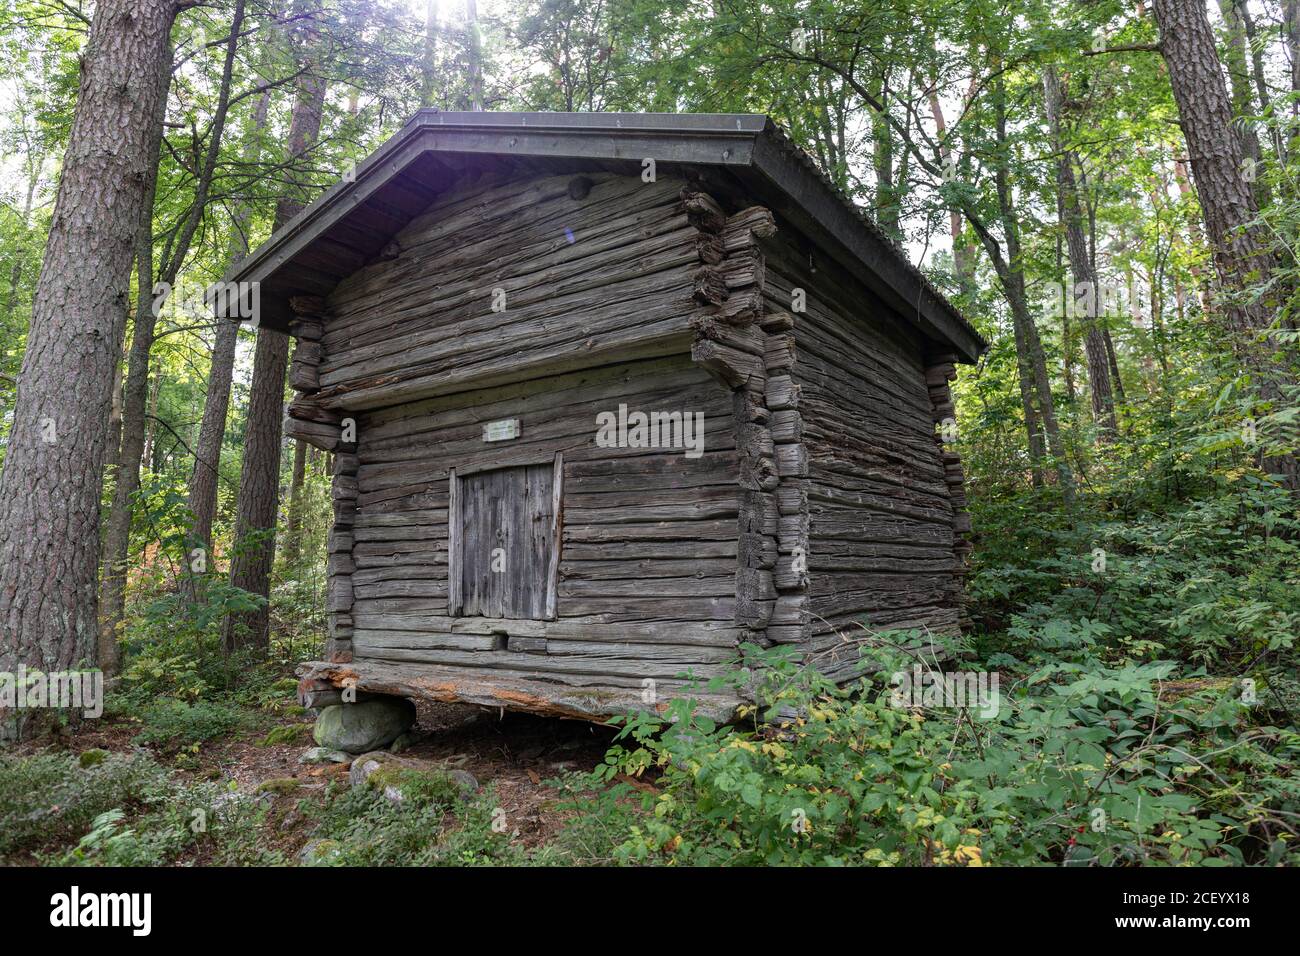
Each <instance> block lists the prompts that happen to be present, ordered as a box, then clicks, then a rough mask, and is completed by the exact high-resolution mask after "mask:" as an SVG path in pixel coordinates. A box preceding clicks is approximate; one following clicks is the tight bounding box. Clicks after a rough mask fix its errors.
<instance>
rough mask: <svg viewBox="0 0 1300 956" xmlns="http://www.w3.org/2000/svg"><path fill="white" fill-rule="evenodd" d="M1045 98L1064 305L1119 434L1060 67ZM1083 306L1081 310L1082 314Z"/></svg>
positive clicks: (1096, 402)
mask: <svg viewBox="0 0 1300 956" xmlns="http://www.w3.org/2000/svg"><path fill="white" fill-rule="evenodd" d="M1043 92H1044V102H1045V104H1046V107H1047V119H1048V122H1049V123H1050V124H1051V128H1052V139H1053V144H1054V148H1055V149H1056V187H1057V190H1058V192H1059V193H1060V209H1061V212H1062V214H1063V221H1062V225H1063V226H1064V227H1065V245H1066V249H1067V251H1068V253H1069V256H1070V272H1071V273H1072V274H1073V276H1074V289H1073V291H1072V292H1071V294H1069V295H1067V296H1065V303H1064V304H1065V307H1066V309H1067V310H1070V309H1073V310H1074V311H1075V314H1076V317H1077V318H1078V319H1079V321H1080V322H1081V324H1082V325H1083V349H1084V353H1085V354H1086V355H1087V357H1088V384H1089V392H1090V393H1091V395H1092V415H1093V419H1094V420H1095V421H1096V422H1097V426H1098V428H1099V429H1100V430H1101V433H1102V435H1103V436H1106V437H1110V436H1113V435H1114V433H1115V397H1114V393H1113V391H1112V389H1111V381H1110V376H1111V371H1110V363H1109V362H1108V360H1107V358H1108V357H1107V350H1106V339H1105V336H1104V335H1103V334H1102V330H1101V327H1100V323H1099V322H1098V318H1099V313H1100V312H1101V311H1102V309H1101V307H1100V306H1101V303H1102V302H1104V301H1105V298H1104V296H1103V295H1102V294H1101V288H1100V285H1099V283H1098V281H1097V272H1096V270H1095V269H1094V268H1093V265H1092V257H1091V256H1090V255H1089V253H1088V242H1087V238H1086V237H1085V236H1084V232H1083V210H1082V208H1081V204H1080V202H1079V188H1078V184H1077V182H1076V181H1075V178H1074V163H1075V155H1074V152H1073V150H1070V149H1067V148H1066V144H1065V136H1064V133H1063V132H1062V124H1061V110H1062V108H1063V104H1064V102H1065V97H1064V96H1063V95H1062V92H1061V83H1060V80H1059V78H1058V77H1057V75H1056V68H1055V67H1052V66H1048V67H1046V68H1045V69H1044V70H1043ZM1080 306H1082V312H1083V314H1082V315H1078V312H1079V311H1080Z"/></svg>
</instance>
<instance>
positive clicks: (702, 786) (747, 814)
mask: <svg viewBox="0 0 1300 956" xmlns="http://www.w3.org/2000/svg"><path fill="white" fill-rule="evenodd" d="M746 651H747V653H748V655H749V659H750V660H751V661H752V662H754V663H755V666H757V667H759V668H761V670H759V671H758V673H757V675H755V674H754V673H752V672H745V673H739V674H736V675H733V676H732V677H731V678H730V679H729V680H730V682H731V683H732V684H734V685H735V686H741V685H743V684H745V683H746V682H748V681H750V680H756V687H757V694H758V697H757V699H758V700H759V701H760V703H761V707H762V710H763V712H764V714H763V715H764V716H766V717H767V718H768V719H769V720H770V721H772V723H770V724H767V725H761V724H759V723H757V722H756V723H754V724H753V725H751V726H749V727H748V728H742V727H728V726H717V725H715V724H714V723H713V722H712V721H710V720H708V719H706V718H703V717H700V716H699V715H696V714H694V713H693V712H692V710H691V708H690V706H689V705H688V703H687V702H685V701H680V700H679V701H674V702H672V704H671V705H670V706H669V708H668V711H667V712H666V713H665V714H663V715H652V714H647V713H641V714H635V715H631V716H629V717H628V718H626V719H625V720H624V721H623V727H622V730H621V732H620V734H619V738H618V742H616V743H615V745H614V746H613V747H611V749H610V751H609V753H608V754H607V756H606V759H605V762H604V764H603V765H602V766H601V767H599V768H597V770H596V771H595V772H594V773H593V775H592V778H591V780H590V782H589V783H590V785H591V786H593V787H595V786H605V785H607V784H609V783H610V782H611V781H613V780H615V779H616V778H618V777H620V776H621V775H623V774H630V775H632V776H633V777H653V778H656V779H654V780H653V788H654V789H653V792H649V793H645V792H640V793H639V792H636V791H634V790H633V788H631V787H629V786H628V785H627V784H626V783H617V784H615V785H613V786H607V787H606V788H605V789H604V790H603V792H602V794H601V796H600V797H599V798H598V800H597V802H596V806H597V807H598V810H595V811H593V809H592V806H591V804H588V811H587V812H588V813H589V814H591V813H593V812H596V813H599V814H600V815H602V816H607V817H608V816H614V815H617V814H620V813H623V814H625V813H626V810H625V807H626V804H627V802H628V801H629V800H633V801H639V802H640V804H641V809H642V811H643V812H642V813H641V814H640V815H639V816H637V817H636V818H634V819H633V820H632V821H631V822H630V824H629V826H628V829H627V832H626V834H625V836H624V838H623V840H622V841H621V842H620V843H619V845H618V846H617V847H616V848H615V850H614V854H613V855H614V858H615V859H617V860H619V861H622V862H629V863H656V862H658V863H667V862H672V863H679V864H703V865H760V864H769V865H808V864H840V865H846V864H863V863H867V864H871V863H875V864H881V865H966V866H972V865H983V864H987V863H998V864H1034V863H1054V864H1068V865H1082V864H1104V865H1112V864H1126V863H1145V864H1162V863H1163V864H1209V863H1244V862H1270V863H1271V862H1276V861H1278V860H1281V859H1284V858H1285V859H1292V860H1293V861H1294V860H1295V859H1296V858H1297V855H1296V853H1295V851H1294V850H1292V849H1290V847H1289V844H1288V843H1287V841H1286V839H1285V837H1287V836H1288V835H1289V833H1290V825H1289V824H1288V823H1287V820H1288V819H1290V818H1292V817H1293V815H1294V814H1295V812H1296V810H1297V809H1298V808H1300V803H1298V802H1297V798H1298V797H1300V785H1297V784H1296V783H1295V782H1293V779H1294V773H1293V772H1292V771H1291V769H1290V768H1293V767H1294V765H1295V761H1296V760H1297V758H1300V736H1297V734H1296V733H1295V732H1294V730H1279V729H1277V728H1271V727H1263V728H1261V727H1252V726H1251V725H1250V723H1249V720H1248V719H1247V712H1248V709H1249V708H1248V707H1247V705H1246V704H1244V703H1243V702H1242V701H1241V700H1240V699H1239V698H1238V695H1237V693H1236V691H1235V689H1233V688H1228V689H1223V688H1218V689H1209V690H1202V689H1198V688H1196V687H1194V686H1193V688H1192V690H1191V691H1190V692H1188V693H1186V694H1185V695H1184V696H1181V697H1178V698H1177V699H1166V698H1164V697H1162V696H1161V687H1162V686H1163V684H1164V682H1166V681H1167V680H1168V679H1169V678H1170V677H1171V676H1172V674H1173V668H1174V665H1173V664H1171V663H1167V662H1166V663H1161V664H1147V665H1140V666H1139V665H1128V666H1125V667H1121V668H1107V667H1101V666H1096V665H1094V666H1093V667H1092V668H1090V669H1085V668H1083V667H1081V666H1079V665H1053V666H1050V667H1046V668H1043V669H1040V670H1038V671H1036V672H1034V673H1033V674H1031V675H1029V676H1028V677H1027V678H1026V679H1025V680H1024V681H1022V682H1020V683H1019V684H1018V685H1017V686H1016V687H1014V688H1013V689H1012V691H1011V693H1009V694H1007V693H1005V692H1004V694H1003V698H1002V704H1003V705H1002V706H1001V707H999V709H998V714H997V716H996V717H994V718H992V719H990V720H979V719H977V718H976V717H975V715H974V714H971V713H968V712H966V711H964V710H963V711H951V712H948V711H921V710H919V709H904V708H900V707H897V706H893V705H892V703H891V702H890V700H889V697H888V695H887V694H886V693H884V692H883V689H882V688H881V686H880V685H878V684H872V683H871V682H870V681H868V680H866V679H863V680H861V681H859V683H858V685H857V686H856V687H853V688H844V689H842V688H838V687H836V686H834V685H833V684H831V683H830V682H828V681H827V680H825V679H824V678H822V677H821V676H820V675H819V674H817V673H816V672H815V671H814V670H811V669H807V668H800V667H798V666H797V665H796V664H795V663H794V662H792V661H791V660H790V659H789V657H787V656H785V655H783V654H780V653H775V652H772V651H767V652H764V651H761V650H760V649H759V648H757V647H747V648H746ZM783 713H793V714H797V715H798V716H796V717H793V718H788V719H783V718H782V717H781V716H780V715H781V714H783ZM1264 767H1267V768H1268V771H1267V772H1268V774H1269V785H1268V786H1266V787H1263V788H1260V789H1258V790H1255V791H1254V792H1253V793H1252V794H1251V795H1250V796H1245V795H1244V793H1246V792H1249V791H1247V790H1246V788H1244V787H1243V786H1242V782H1243V779H1244V778H1245V777H1246V776H1247V775H1250V776H1254V775H1255V774H1257V773H1259V772H1260V770H1261V768H1264Z"/></svg>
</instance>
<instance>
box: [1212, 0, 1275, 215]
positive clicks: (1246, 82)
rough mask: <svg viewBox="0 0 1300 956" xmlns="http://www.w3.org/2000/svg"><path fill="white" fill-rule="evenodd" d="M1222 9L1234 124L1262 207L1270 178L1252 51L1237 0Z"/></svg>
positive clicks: (1226, 0) (1223, 2) (1224, 3)
mask: <svg viewBox="0 0 1300 956" xmlns="http://www.w3.org/2000/svg"><path fill="white" fill-rule="evenodd" d="M1219 11H1220V13H1221V14H1222V15H1223V22H1224V24H1225V25H1226V26H1227V40H1228V42H1227V43H1226V44H1225V45H1224V48H1223V49H1224V65H1225V66H1226V67H1227V68H1228V82H1229V89H1230V91H1231V94H1232V112H1233V125H1234V127H1235V128H1236V130H1237V135H1238V136H1239V137H1240V138H1241V145H1242V149H1243V151H1244V153H1245V156H1244V159H1245V160H1246V161H1247V162H1248V163H1250V164H1252V165H1253V171H1254V173H1255V175H1253V176H1252V177H1251V183H1252V186H1253V188H1254V192H1255V202H1256V204H1257V205H1258V206H1259V207H1260V208H1261V209H1262V208H1264V207H1265V206H1267V205H1268V203H1269V191H1268V180H1267V178H1265V176H1264V175H1263V172H1264V170H1263V169H1262V168H1261V164H1262V163H1263V161H1264V150H1263V148H1262V147H1261V146H1260V144H1259V133H1258V132H1257V131H1256V129H1255V121H1254V120H1253V119H1252V118H1251V117H1253V116H1254V115H1255V109H1256V108H1255V98H1254V96H1253V95H1252V93H1251V88H1250V67H1249V65H1248V64H1249V53H1248V51H1247V47H1246V25H1245V23H1244V22H1243V19H1242V16H1241V10H1240V6H1239V3H1238V0H1219Z"/></svg>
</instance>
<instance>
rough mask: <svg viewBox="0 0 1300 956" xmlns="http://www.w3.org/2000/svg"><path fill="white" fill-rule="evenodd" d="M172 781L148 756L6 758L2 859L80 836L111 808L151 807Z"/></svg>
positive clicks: (0, 764) (1, 773) (0, 812)
mask: <svg viewBox="0 0 1300 956" xmlns="http://www.w3.org/2000/svg"><path fill="white" fill-rule="evenodd" d="M166 779H167V778H166V774H165V772H164V771H163V770H162V769H161V768H160V767H159V766H158V765H157V764H155V763H154V762H153V761H152V760H150V759H148V758H147V757H145V756H142V755H132V756H122V755H119V754H110V755H108V756H107V757H105V758H104V759H103V760H101V761H99V762H98V763H93V764H92V765H91V766H87V767H82V766H80V765H79V761H78V758H76V757H74V756H71V755H66V754H39V755H36V756H30V757H17V756H0V858H5V857H8V856H10V855H12V854H15V853H21V852H30V851H34V850H37V849H39V848H41V847H45V846H49V845H54V844H58V843H62V842H67V841H68V840H70V839H75V838H77V837H78V836H80V835H81V834H82V833H83V832H84V831H85V829H86V828H87V827H88V826H90V825H91V823H92V822H93V821H94V820H95V819H96V818H97V817H99V816H100V815H101V814H104V813H107V812H108V811H110V810H114V809H118V808H122V807H140V806H145V805H147V804H149V803H150V802H152V801H154V800H156V799H159V798H160V797H161V796H162V795H163V794H164V793H165V792H166Z"/></svg>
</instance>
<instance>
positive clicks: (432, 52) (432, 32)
mask: <svg viewBox="0 0 1300 956" xmlns="http://www.w3.org/2000/svg"><path fill="white" fill-rule="evenodd" d="M427 3H428V5H427V6H426V7H425V11H424V51H423V56H422V59H421V63H420V81H421V84H420V106H421V107H423V108H425V109H428V108H429V107H431V106H436V105H437V102H436V100H437V93H438V83H437V81H438V0H427Z"/></svg>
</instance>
